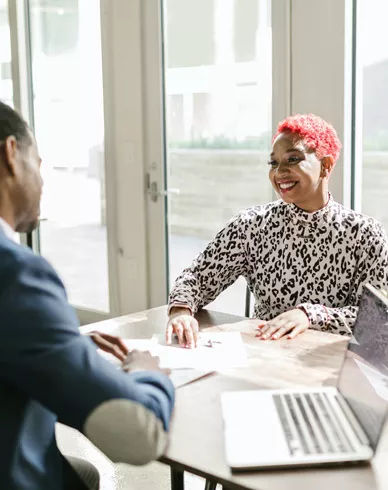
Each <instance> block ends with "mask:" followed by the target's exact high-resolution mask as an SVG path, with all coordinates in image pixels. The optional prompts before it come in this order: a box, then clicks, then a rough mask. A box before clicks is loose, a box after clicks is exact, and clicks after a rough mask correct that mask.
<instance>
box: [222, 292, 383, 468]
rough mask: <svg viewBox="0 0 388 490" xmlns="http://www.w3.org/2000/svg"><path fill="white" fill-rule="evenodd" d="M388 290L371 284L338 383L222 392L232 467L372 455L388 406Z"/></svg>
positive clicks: (345, 459) (289, 464) (332, 461)
mask: <svg viewBox="0 0 388 490" xmlns="http://www.w3.org/2000/svg"><path fill="white" fill-rule="evenodd" d="M387 365H388V298H387V297H386V296H385V295H384V294H383V293H382V292H380V291H377V290H376V289H375V288H373V287H372V286H370V285H366V286H365V288H364V291H363V295H362V298H361V301H360V307H359V313H358V315H357V320H356V324H355V327H354V331H353V336H352V338H351V340H350V342H349V344H348V348H347V352H346V355H345V358H344V363H343V365H342V368H341V372H340V376H339V379H338V383H337V387H319V388H307V389H304V388H303V389H300V388H298V389H281V390H260V391H259V390H252V391H234V392H225V393H223V394H222V395H221V407H222V414H223V420H224V441H225V451H226V460H227V463H228V465H229V466H230V468H231V469H232V470H233V471H246V470H258V469H268V468H286V467H289V468H293V467H298V466H320V465H326V464H338V463H341V464H343V463H356V462H367V461H369V460H370V459H371V458H372V457H373V456H374V454H375V452H376V449H377V445H378V443H379V439H380V435H381V433H382V430H383V426H384V422H385V419H386V417H387V407H388V369H387Z"/></svg>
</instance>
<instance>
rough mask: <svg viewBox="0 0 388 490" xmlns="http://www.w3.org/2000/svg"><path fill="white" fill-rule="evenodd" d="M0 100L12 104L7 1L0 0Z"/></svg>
mask: <svg viewBox="0 0 388 490" xmlns="http://www.w3.org/2000/svg"><path fill="white" fill-rule="evenodd" d="M0 100H1V101H2V102H5V103H6V104H8V105H11V106H13V87H12V72H11V41H10V33H9V21H8V1H7V0H0Z"/></svg>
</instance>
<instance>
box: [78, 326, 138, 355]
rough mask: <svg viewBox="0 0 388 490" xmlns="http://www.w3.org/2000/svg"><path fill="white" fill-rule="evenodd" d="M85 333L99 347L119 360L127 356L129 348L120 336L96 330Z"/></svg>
mask: <svg viewBox="0 0 388 490" xmlns="http://www.w3.org/2000/svg"><path fill="white" fill-rule="evenodd" d="M87 335H89V337H91V339H92V340H93V342H94V343H95V344H96V345H97V347H98V348H99V349H101V350H103V351H105V352H109V354H113V355H114V356H115V357H117V359H119V360H120V361H124V360H125V359H126V358H127V356H128V353H129V350H128V347H127V346H126V345H125V344H124V342H123V341H122V339H121V338H120V337H116V335H109V334H107V333H103V332H96V331H94V332H90V333H88V334H87Z"/></svg>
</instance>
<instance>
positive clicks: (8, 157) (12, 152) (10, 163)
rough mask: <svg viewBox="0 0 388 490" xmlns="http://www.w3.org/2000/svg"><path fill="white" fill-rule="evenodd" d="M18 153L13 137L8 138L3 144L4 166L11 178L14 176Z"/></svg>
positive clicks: (16, 143)
mask: <svg viewBox="0 0 388 490" xmlns="http://www.w3.org/2000/svg"><path fill="white" fill-rule="evenodd" d="M19 151H20V150H19V148H18V142H17V140H16V138H15V136H8V138H7V139H6V140H5V143H4V166H5V167H6V169H7V170H8V172H9V173H10V174H11V175H12V176H14V175H15V174H16V170H17V169H16V165H17V160H18V152H19Z"/></svg>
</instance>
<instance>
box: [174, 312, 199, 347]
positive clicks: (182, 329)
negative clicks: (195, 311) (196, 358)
mask: <svg viewBox="0 0 388 490" xmlns="http://www.w3.org/2000/svg"><path fill="white" fill-rule="evenodd" d="M173 333H175V334H176V335H177V336H178V342H179V345H181V346H182V347H187V348H188V349H193V348H194V347H197V340H198V322H197V320H196V319H195V318H194V317H193V315H192V314H191V312H190V310H189V309H188V308H172V309H171V313H170V319H169V321H168V323H167V329H166V342H167V344H168V345H170V344H171V339H172V334H173Z"/></svg>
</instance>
